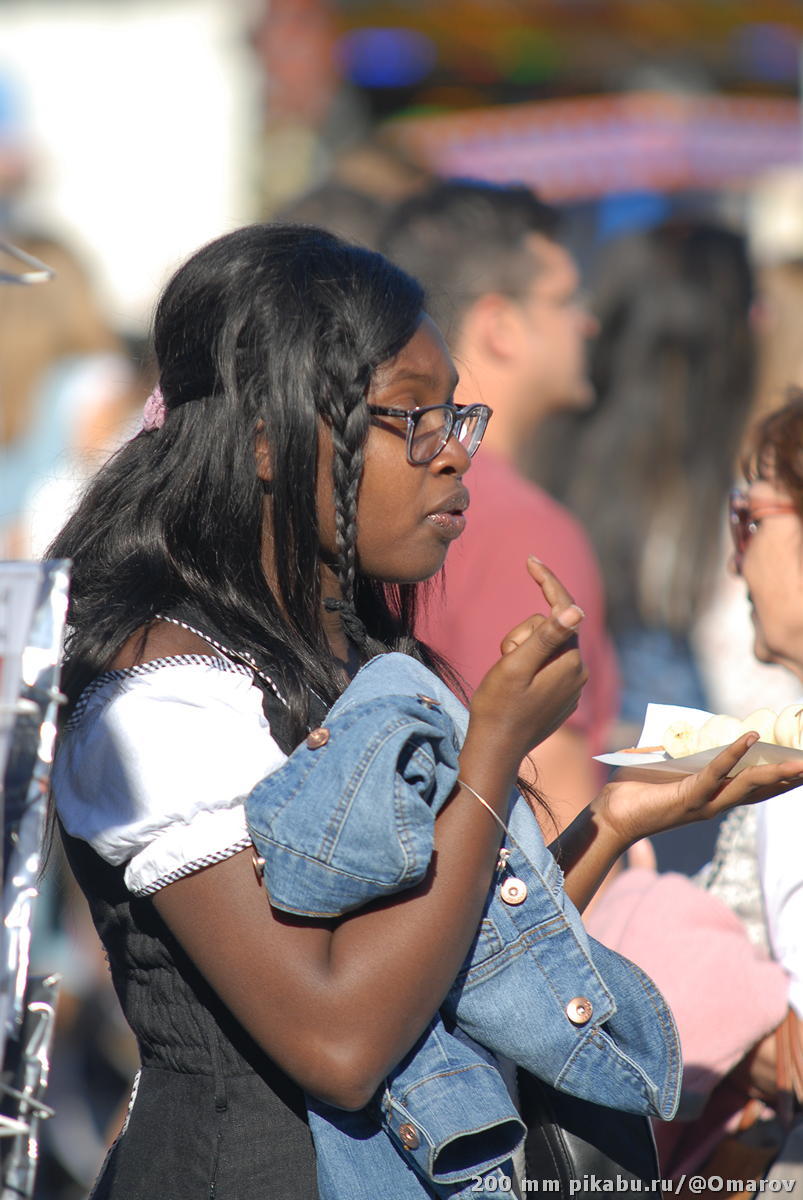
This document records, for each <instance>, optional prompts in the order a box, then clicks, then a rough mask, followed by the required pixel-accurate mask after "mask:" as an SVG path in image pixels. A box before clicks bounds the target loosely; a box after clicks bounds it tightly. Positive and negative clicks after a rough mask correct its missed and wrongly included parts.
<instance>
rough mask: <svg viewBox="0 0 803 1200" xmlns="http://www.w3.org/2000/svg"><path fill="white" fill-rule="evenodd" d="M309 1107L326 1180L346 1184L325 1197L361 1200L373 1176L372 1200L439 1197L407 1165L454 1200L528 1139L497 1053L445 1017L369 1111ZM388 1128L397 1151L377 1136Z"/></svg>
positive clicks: (401, 1065)
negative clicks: (452, 1028)
mask: <svg viewBox="0 0 803 1200" xmlns="http://www.w3.org/2000/svg"><path fill="white" fill-rule="evenodd" d="M307 1108H308V1112H309V1117H310V1127H311V1129H312V1133H313V1137H314V1139H315V1149H316V1153H317V1155H318V1159H319V1163H321V1164H322V1169H321V1172H320V1174H321V1175H322V1176H323V1177H324V1178H327V1179H329V1178H331V1179H332V1180H337V1184H338V1188H337V1190H333V1189H332V1188H331V1187H323V1186H321V1187H320V1190H321V1193H322V1194H321V1200H329V1195H330V1192H331V1195H332V1196H335V1195H336V1196H348V1197H349V1200H359V1198H360V1197H362V1196H363V1191H364V1189H365V1187H366V1174H367V1172H368V1171H369V1170H370V1171H371V1173H372V1177H371V1178H370V1179H369V1180H368V1183H367V1187H368V1191H367V1197H368V1200H375V1197H376V1196H392V1197H393V1198H394V1200H397V1198H398V1200H402V1197H406V1196H407V1194H408V1191H409V1192H410V1194H411V1195H418V1194H427V1195H429V1194H431V1193H430V1192H428V1191H427V1192H422V1191H419V1190H417V1186H416V1184H415V1181H414V1180H413V1179H411V1178H410V1177H409V1176H407V1175H406V1172H405V1170H404V1168H405V1167H406V1168H409V1170H410V1171H412V1172H413V1175H414V1176H415V1177H417V1178H418V1179H419V1180H421V1181H422V1182H423V1184H424V1185H425V1187H426V1188H431V1189H433V1190H434V1191H435V1192H436V1193H437V1194H438V1195H450V1196H451V1195H453V1194H456V1193H459V1192H460V1191H461V1190H462V1189H463V1188H465V1187H466V1186H467V1185H468V1184H469V1182H470V1181H471V1180H472V1179H476V1178H477V1177H481V1176H483V1175H485V1174H487V1173H489V1172H493V1171H494V1170H495V1169H496V1168H500V1167H503V1166H504V1165H505V1164H507V1163H508V1162H509V1160H510V1156H511V1155H512V1154H513V1152H514V1151H515V1150H516V1148H517V1147H518V1146H519V1145H520V1143H521V1142H522V1139H523V1138H524V1134H525V1132H526V1130H525V1127H524V1124H523V1123H522V1121H521V1119H520V1117H519V1115H518V1113H517V1112H516V1109H515V1107H514V1104H513V1101H512V1100H511V1098H510V1095H509V1094H508V1091H507V1087H506V1085H505V1083H504V1081H503V1079H502V1076H501V1074H500V1072H499V1068H498V1065H497V1063H496V1061H495V1059H494V1058H493V1056H492V1055H491V1054H489V1053H488V1051H487V1050H484V1049H483V1048H482V1047H481V1046H478V1045H476V1043H474V1042H472V1041H471V1039H470V1038H468V1037H467V1036H466V1035H465V1034H462V1033H460V1032H459V1031H456V1032H455V1033H452V1032H450V1031H448V1030H447V1029H446V1028H445V1026H444V1024H443V1022H442V1021H441V1019H440V1017H438V1016H436V1017H435V1018H434V1019H433V1020H432V1022H431V1023H430V1025H429V1028H428V1029H427V1030H426V1031H425V1032H424V1033H423V1034H422V1035H421V1037H420V1038H419V1040H418V1041H417V1042H416V1044H415V1046H413V1048H412V1050H410V1051H409V1052H408V1054H407V1055H405V1057H404V1059H402V1061H401V1062H400V1063H399V1065H398V1066H397V1067H396V1069H395V1070H394V1071H393V1073H392V1076H391V1078H389V1079H388V1080H387V1081H386V1084H385V1086H384V1087H383V1088H380V1090H379V1091H378V1092H377V1094H376V1096H375V1098H374V1100H373V1102H372V1103H371V1104H370V1105H369V1106H368V1108H367V1109H363V1110H362V1111H360V1112H356V1113H354V1112H343V1111H342V1110H341V1109H336V1108H333V1107H332V1106H331V1105H327V1104H324V1103H322V1102H321V1101H317V1100H311V1099H308V1101H307ZM379 1129H381V1130H382V1131H383V1134H384V1136H386V1138H387V1145H385V1143H384V1142H383V1141H382V1140H379V1141H377V1140H376V1139H375V1138H374V1137H373V1134H374V1133H375V1132H376V1130H379ZM366 1143H370V1157H371V1162H370V1163H369V1162H368V1154H369V1150H368V1148H367V1146H366ZM319 1183H320V1181H319ZM403 1184H406V1186H403ZM477 1191H479V1189H477ZM480 1194H484V1193H480Z"/></svg>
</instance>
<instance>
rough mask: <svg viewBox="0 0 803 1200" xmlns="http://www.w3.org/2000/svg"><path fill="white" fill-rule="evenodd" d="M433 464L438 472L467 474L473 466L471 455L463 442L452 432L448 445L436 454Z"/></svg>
mask: <svg viewBox="0 0 803 1200" xmlns="http://www.w3.org/2000/svg"><path fill="white" fill-rule="evenodd" d="M431 465H432V466H433V467H434V469H435V471H436V472H437V473H438V474H444V473H448V472H453V473H454V474H455V475H465V473H466V471H467V470H468V469H469V467H470V466H471V455H470V454H469V452H468V450H467V449H466V447H465V446H464V445H463V443H462V442H460V441H458V440H457V438H456V437H455V435H454V434H453V433H450V434H449V437H448V438H447V439H446V445H445V446H444V447H443V449H442V450H441V451H440V453H439V454H436V455H435V457H434V458H433V460H432V464H431Z"/></svg>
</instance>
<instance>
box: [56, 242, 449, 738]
mask: <svg viewBox="0 0 803 1200" xmlns="http://www.w3.org/2000/svg"><path fill="white" fill-rule="evenodd" d="M422 303H423V295H422V290H421V288H420V286H419V284H418V283H417V282H416V281H415V280H414V279H412V278H410V277H409V276H408V275H406V274H405V273H404V272H403V271H401V270H399V269H398V268H397V267H395V266H393V265H392V264H391V263H389V262H388V261H387V260H386V259H385V258H383V257H382V256H381V255H379V254H376V253H374V252H372V251H369V250H364V249H358V248H356V247H353V246H349V245H347V244H345V243H344V242H341V241H340V240H339V239H338V238H336V237H334V236H332V235H330V234H327V233H324V232H322V231H321V230H318V229H313V228H309V227H299V226H294V225H281V224H274V225H267V224H263V225H252V226H248V227H246V228H244V229H239V230H237V231H235V232H233V233H230V234H227V235H226V236H224V237H221V238H219V239H217V240H216V241H214V242H212V243H210V244H209V245H207V246H206V247H204V248H203V249H201V250H199V251H198V252H197V253H196V254H194V255H193V256H192V257H191V258H190V259H189V260H188V261H187V262H186V263H185V264H184V266H182V267H181V268H180V269H179V270H178V271H177V273H176V274H175V275H174V277H173V278H172V280H171V281H170V282H169V283H168V284H167V287H166V288H165V291H164V293H163V295H162V297H161V299H160V301H159V303H158V307H157V310H156V316H155V322H154V348H155V354H156V358H157V362H158V369H159V382H160V387H161V391H162V395H163V398H164V404H165V409H166V416H165V421H164V424H163V426H162V427H161V428H159V429H155V430H152V431H142V432H140V433H139V434H137V436H135V437H134V438H133V439H132V440H131V441H130V442H128V443H127V444H126V445H125V446H124V447H123V448H122V449H121V450H120V451H119V452H118V453H117V454H116V455H115V456H114V457H113V458H112V459H111V460H110V461H109V462H108V463H107V464H106V466H105V467H104V468H102V469H101V471H100V472H99V473H98V475H97V476H96V477H95V479H94V481H93V482H92V483H91V484H90V486H89V488H88V490H87V492H86V493H85V495H84V497H83V500H82V502H81V504H80V506H79V508H78V510H77V512H76V513H75V515H74V516H73V517H72V518H71V519H70V520H69V521H68V523H67V525H66V526H65V527H64V529H63V530H62V532H61V533H60V534H59V536H58V537H57V538H56V540H55V541H54V543H53V545H52V546H51V547H50V550H49V552H48V553H49V555H50V556H53V557H57V558H70V559H72V560H73V574H72V586H71V599H70V612H69V618H68V620H69V625H70V632H69V636H68V644H67V655H66V666H65V677H64V686H65V690H66V692H67V694H68V696H69V699H70V701H71V702H72V703H74V701H75V699H76V697H77V696H78V694H79V693H80V691H81V690H82V689H83V687H84V686H85V685H86V684H87V683H88V682H89V681H90V680H91V679H92V678H94V677H95V676H96V675H98V674H99V673H100V672H102V671H104V670H106V669H108V667H109V666H110V664H111V662H112V661H113V660H114V658H115V656H116V655H117V654H118V653H119V651H120V649H121V647H122V646H123V645H124V643H125V642H126V641H127V640H128V639H129V638H130V637H131V636H132V634H134V633H135V632H136V631H138V630H140V631H142V630H147V628H148V626H149V624H150V623H151V622H153V620H154V619H155V617H156V616H157V614H160V613H165V612H169V610H170V609H171V608H173V607H175V606H177V605H180V604H187V603H190V604H192V605H193V606H194V607H195V608H197V609H200V610H201V611H202V612H203V613H204V614H206V615H207V616H208V618H209V619H210V621H211V622H213V624H214V626H215V627H216V629H217V630H219V631H220V632H221V633H222V634H223V635H224V637H225V638H226V639H227V642H228V644H229V645H231V646H232V647H233V648H235V649H242V648H245V649H247V650H248V652H250V653H251V654H253V655H254V656H255V657H256V659H257V662H260V663H262V664H264V665H265V666H270V668H271V669H272V670H273V671H274V672H275V671H277V670H278V671H279V673H280V679H281V684H282V686H283V690H284V694H285V696H286V697H287V699H288V701H289V705H290V712H291V718H292V724H293V729H294V732H295V733H296V735H297V736H298V737H299V738H300V737H301V736H302V735H303V733H304V731H305V729H306V721H307V713H308V703H309V701H308V691H307V687H306V685H307V684H308V685H309V686H310V687H311V688H313V689H314V690H315V691H316V692H317V693H318V695H319V696H320V697H321V698H322V699H323V700H324V701H325V702H326V703H327V704H330V703H331V702H332V701H333V700H334V699H335V698H336V696H337V695H338V694H339V692H340V691H341V690H342V681H341V676H340V674H339V672H338V669H337V664H336V661H335V659H334V657H333V654H332V651H331V648H330V646H329V643H328V641H327V638H326V635H325V632H324V628H323V624H322V617H321V589H320V579H319V569H320V555H321V549H320V546H319V537H318V518H317V507H316V487H317V457H318V453H317V452H318V436H319V428H320V425H321V422H324V423H325V424H326V425H327V426H328V427H329V428H330V430H331V435H332V443H333V448H334V455H333V467H332V476H333V479H332V487H333V494H334V499H335V512H336V526H337V553H336V560H335V561H334V562H333V563H332V566H333V567H334V569H335V571H336V574H337V577H338V580H339V583H340V587H341V592H342V602H343V604H344V605H345V607H346V609H347V610H348V611H349V612H350V614H351V616H352V617H356V618H357V620H356V622H354V623H355V624H356V628H357V630H358V634H359V630H360V629H361V628H363V627H364V630H365V633H364V635H363V636H362V637H361V639H360V640H361V645H360V650H361V651H362V654H363V656H367V655H368V654H370V653H375V652H377V651H378V650H381V649H385V648H394V649H402V650H406V651H407V652H411V653H414V654H416V655H417V656H419V657H421V658H422V659H423V661H425V662H426V663H427V664H428V665H430V666H433V665H437V664H439V662H440V660H438V659H437V658H436V656H434V655H432V654H431V653H430V652H428V651H427V650H426V649H424V648H421V647H419V646H418V644H417V643H416V642H415V641H414V639H413V636H412V634H413V629H414V619H415V587H414V586H413V585H398V586H393V587H391V586H389V585H385V584H383V583H381V582H378V581H375V580H371V579H368V578H365V577H364V576H363V575H362V574H361V573H360V568H359V562H358V560H357V552H356V507H357V494H358V490H359V485H360V479H361V475H362V467H363V447H364V442H365V439H366V436H367V432H368V428H369V415H368V408H367V403H366V394H367V392H368V389H369V386H370V384H371V380H372V376H373V373H374V371H375V370H376V368H377V367H378V366H379V365H380V364H381V363H384V362H386V361H388V360H389V359H392V358H393V357H394V356H395V355H396V354H397V353H398V352H399V351H400V350H401V349H402V347H403V346H404V345H405V344H406V343H407V342H408V341H409V339H410V338H411V337H412V335H413V333H414V332H415V330H416V328H417V326H418V323H419V321H420V319H421V315H422ZM262 431H264V436H265V441H266V444H267V446H268V447H269V457H270V462H271V479H270V482H269V483H268V484H264V483H263V481H262V480H261V479H260V476H259V473H258V470H257V462H256V457H257V444H258V438H259V435H260V433H261V432H262ZM266 488H267V490H268V491H269V494H270V501H269V503H270V510H271V520H270V527H271V536H270V538H269V539H268V544H269V547H270V550H271V552H272V558H273V564H272V566H273V579H274V583H273V585H272V587H271V586H268V583H267V580H266V574H265V571H264V569H263V559H262V554H263V542H265V541H266V537H265V534H264V526H263V509H264V500H265V490H266ZM344 624H345V622H344Z"/></svg>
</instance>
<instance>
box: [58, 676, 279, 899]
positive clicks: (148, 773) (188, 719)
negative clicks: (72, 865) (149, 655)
mask: <svg viewBox="0 0 803 1200" xmlns="http://www.w3.org/2000/svg"><path fill="white" fill-rule="evenodd" d="M149 665H150V664H145V666H144V667H142V668H137V669H135V670H134V671H131V672H115V673H114V675H113V677H111V678H110V680H109V682H106V683H103V684H102V685H101V686H100V687H99V688H98V689H97V690H95V691H94V692H93V693H92V694H91V695H90V696H89V699H88V700H87V702H86V703H85V704H83V705H81V707H80V711H77V715H76V718H75V719H74V721H73V722H72V723H71V726H70V727H69V728H68V729H67V730H66V731H65V733H64V735H63V739H62V742H61V745H60V747H59V750H58V752H57V754H56V761H55V763H54V767H53V791H54V795H55V798H56V806H57V809H58V813H59V816H60V818H61V821H62V824H63V825H64V827H65V829H66V830H67V832H68V833H70V834H72V835H73V836H74V837H78V838H82V839H83V840H84V841H86V842H88V843H89V844H90V845H91V846H92V847H93V849H94V850H96V851H97V853H98V854H99V855H100V856H101V858H103V859H105V861H106V862H109V863H112V864H114V865H119V864H122V863H125V864H126V871H125V881H126V886H127V887H128V888H129V890H130V891H132V892H134V893H135V894H137V895H147V894H149V893H151V892H155V891H157V890H158V889H159V888H161V887H164V886H165V885H166V884H168V883H172V882H173V881H174V880H175V879H179V878H181V877H182V876H183V875H188V874H190V873H191V872H193V871H196V870H199V869H200V868H202V867H204V866H208V865H210V864H211V863H213V862H218V861H220V860H221V859H223V858H227V857H229V856H230V855H231V854H235V853H236V852H237V851H238V850H242V849H245V848H246V847H247V846H248V845H249V844H250V839H249V837H248V831H247V829H246V824H245V811H244V806H243V805H244V800H245V797H246V796H247V795H248V793H249V792H250V790H251V788H252V787H253V786H254V784H256V783H257V782H258V781H259V780H260V779H262V778H263V777H264V776H265V775H268V774H270V772H272V771H274V770H276V768H277V767H279V766H280V765H281V764H282V762H284V760H285V755H284V754H283V752H282V751H281V750H280V749H279V747H278V746H277V744H276V742H275V740H274V739H273V737H272V736H271V732H270V726H269V723H268V721H267V719H266V717H265V715H264V713H263V711H262V694H261V692H260V691H259V690H258V689H257V688H256V687H255V686H254V685H253V683H252V681H251V677H250V675H249V674H248V673H246V672H244V671H242V670H239V669H237V668H227V667H226V666H225V664H223V665H216V664H215V663H214V661H213V660H210V661H209V662H208V663H203V662H198V661H196V662H193V663H185V662H180V661H179V662H176V661H173V662H170V661H169V660H168V662H167V664H165V665H161V666H159V667H158V668H155V669H153V670H150V671H149V670H148V669H147V668H148V666H149Z"/></svg>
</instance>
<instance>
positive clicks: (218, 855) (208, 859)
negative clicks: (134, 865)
mask: <svg viewBox="0 0 803 1200" xmlns="http://www.w3.org/2000/svg"><path fill="white" fill-rule="evenodd" d="M250 845H251V839H250V837H248V836H246V837H242V838H240V840H239V841H238V842H235V843H234V844H233V845H232V846H227V847H226V849H225V850H213V851H212V853H211V854H202V855H201V857H200V858H194V859H193V860H192V861H191V862H188V863H184V864H183V866H180V867H176V869H175V871H169V872H168V874H167V875H160V876H159V878H158V879H155V880H154V881H153V883H149V884H147V885H146V886H145V887H143V888H135V889H134V895H135V896H152V895H153V893H154V892H158V891H159V890H160V889H161V888H163V887H167V885H168V884H169V883H175V882H176V880H177V879H183V878H184V876H185V875H192V874H194V872H195V871H200V870H201V869H202V868H203V867H211V866H212V865H213V864H214V863H219V862H223V861H224V859H227V858H231V856H232V855H233V854H238V853H239V852H240V850H247V849H248V847H249V846H250Z"/></svg>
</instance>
